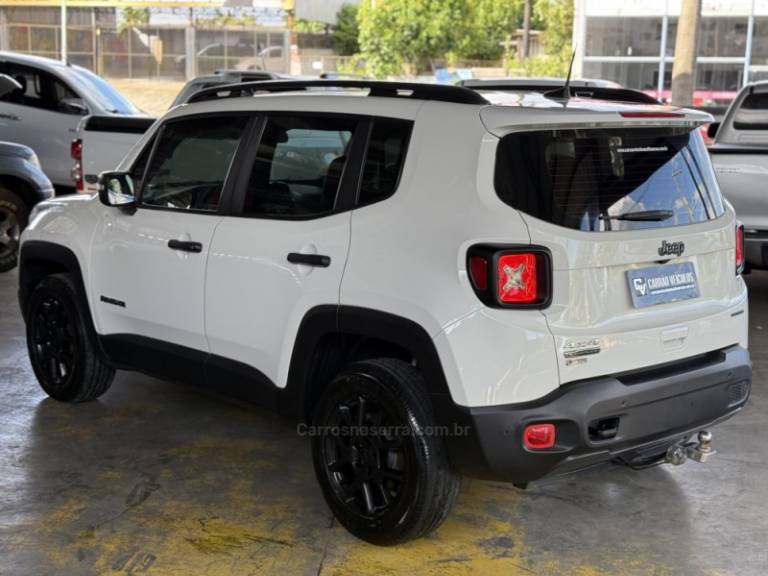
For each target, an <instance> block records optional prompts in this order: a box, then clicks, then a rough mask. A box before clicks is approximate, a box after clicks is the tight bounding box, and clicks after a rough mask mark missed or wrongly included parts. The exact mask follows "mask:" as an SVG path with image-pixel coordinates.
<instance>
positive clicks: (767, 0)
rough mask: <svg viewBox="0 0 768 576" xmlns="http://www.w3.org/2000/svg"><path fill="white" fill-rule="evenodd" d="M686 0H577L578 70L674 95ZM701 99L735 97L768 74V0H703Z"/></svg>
mask: <svg viewBox="0 0 768 576" xmlns="http://www.w3.org/2000/svg"><path fill="white" fill-rule="evenodd" d="M680 5H681V2H680V0H623V1H621V2H616V1H615V0H576V2H575V18H574V43H575V46H576V50H577V57H576V62H575V64H574V66H575V68H574V71H575V74H576V75H578V76H582V77H585V78H604V79H608V80H614V81H616V82H619V83H621V84H622V85H624V86H627V87H629V88H637V89H640V90H644V91H646V92H649V93H652V94H654V95H655V96H657V97H661V98H668V97H669V95H670V91H671V83H672V66H673V63H674V57H675V39H676V35H677V26H678V17H679V14H680ZM697 54H698V62H697V72H696V94H695V100H696V101H697V103H698V104H716V103H719V102H723V101H729V100H731V99H732V98H733V97H734V95H735V92H737V91H738V90H739V88H741V87H742V86H743V85H744V84H746V83H747V82H753V81H755V80H766V79H768V0H730V1H717V0H703V6H702V18H701V23H700V28H699V38H698V49H697Z"/></svg>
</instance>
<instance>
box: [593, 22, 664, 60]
mask: <svg viewBox="0 0 768 576" xmlns="http://www.w3.org/2000/svg"><path fill="white" fill-rule="evenodd" d="M661 28H662V19H661V18H604V17H591V18H588V19H587V34H586V46H585V49H586V52H585V54H586V55H587V56H658V54H659V50H660V49H661Z"/></svg>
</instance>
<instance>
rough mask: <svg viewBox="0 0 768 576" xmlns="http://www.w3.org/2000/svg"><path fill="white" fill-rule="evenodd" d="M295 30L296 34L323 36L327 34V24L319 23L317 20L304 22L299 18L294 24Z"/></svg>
mask: <svg viewBox="0 0 768 576" xmlns="http://www.w3.org/2000/svg"><path fill="white" fill-rule="evenodd" d="M293 29H294V30H295V31H296V32H303V33H308V34H322V33H323V32H325V23H324V22H318V21H317V20H304V19H302V18H297V19H296V20H294V22H293Z"/></svg>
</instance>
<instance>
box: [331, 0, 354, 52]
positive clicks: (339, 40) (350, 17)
mask: <svg viewBox="0 0 768 576" xmlns="http://www.w3.org/2000/svg"><path fill="white" fill-rule="evenodd" d="M359 33H360V28H359V26H358V25H357V6H355V5H354V4H344V5H343V6H342V7H341V9H340V10H339V11H338V12H337V13H336V25H335V26H334V27H333V47H334V49H335V50H336V53H337V54H340V55H342V56H351V55H352V54H357V53H358V52H359V51H360V44H359V43H358V42H357V37H358V35H359Z"/></svg>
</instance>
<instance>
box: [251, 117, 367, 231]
mask: <svg viewBox="0 0 768 576" xmlns="http://www.w3.org/2000/svg"><path fill="white" fill-rule="evenodd" d="M356 126H357V121H356V120H352V119H348V118H329V117H324V118H304V117H296V116H291V117H288V116H272V117H270V118H269V119H268V120H267V125H266V126H265V128H264V133H263V135H262V137H261V142H260V143H259V148H258V151H257V154H256V160H255V162H254V165H253V169H252V171H251V176H250V179H249V182H248V190H247V192H246V197H245V205H244V208H243V213H244V214H248V215H261V216H286V217H290V216H308V215H313V214H322V213H327V212H330V211H332V210H333V207H334V205H335V202H336V196H337V194H338V191H339V186H340V184H341V179H342V176H343V174H344V168H345V166H346V165H347V158H348V155H349V148H350V142H351V141H352V136H353V135H354V132H355V128H356Z"/></svg>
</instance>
